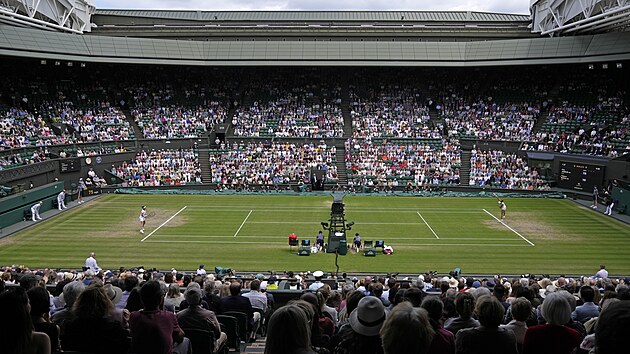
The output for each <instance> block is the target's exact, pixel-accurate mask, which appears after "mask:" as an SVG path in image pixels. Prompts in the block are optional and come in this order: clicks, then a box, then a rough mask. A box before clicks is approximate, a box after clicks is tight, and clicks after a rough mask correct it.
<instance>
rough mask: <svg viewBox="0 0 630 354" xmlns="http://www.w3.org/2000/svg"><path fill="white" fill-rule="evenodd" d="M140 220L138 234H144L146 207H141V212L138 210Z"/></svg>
mask: <svg viewBox="0 0 630 354" xmlns="http://www.w3.org/2000/svg"><path fill="white" fill-rule="evenodd" d="M138 220H140V233H141V234H143V233H144V224H145V222H146V220H147V207H146V206H145V205H143V206H142V210H140V216H139V217H138Z"/></svg>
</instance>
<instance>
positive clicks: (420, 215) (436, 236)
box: [416, 211, 440, 240]
mask: <svg viewBox="0 0 630 354" xmlns="http://www.w3.org/2000/svg"><path fill="white" fill-rule="evenodd" d="M416 213H418V216H419V217H420V219H422V221H424V223H425V224H426V225H427V227H428V228H429V230H431V232H433V235H434V236H435V238H437V239H438V240H439V239H440V238H439V237H438V235H437V234H436V233H435V231H433V229H432V228H431V225H429V223H428V222H427V221H426V220H424V218H423V217H422V214H420V212H419V211H417V212H416Z"/></svg>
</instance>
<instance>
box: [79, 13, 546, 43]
mask: <svg viewBox="0 0 630 354" xmlns="http://www.w3.org/2000/svg"><path fill="white" fill-rule="evenodd" d="M92 22H93V23H94V25H95V26H94V28H92V32H91V33H92V34H93V35H100V36H119V37H142V38H170V39H172V38H177V39H197V40H206V38H214V39H219V40H223V39H228V38H237V37H238V38H240V39H241V40H246V39H247V38H254V37H255V38H261V37H266V38H269V39H270V40H274V39H277V38H283V37H285V38H286V37H293V38H296V37H301V38H331V37H333V38H338V37H344V36H347V37H363V38H366V39H367V38H384V37H385V38H387V37H389V38H402V37H404V38H405V39H406V38H413V37H418V36H422V37H423V39H424V40H435V38H436V37H438V38H439V40H448V41H457V40H488V39H497V38H531V37H536V36H537V35H536V34H533V33H532V32H531V30H530V24H531V21H530V17H529V15H514V14H501V13H488V12H473V11H169V10H96V12H95V14H94V15H93V16H92ZM430 37H432V38H430Z"/></svg>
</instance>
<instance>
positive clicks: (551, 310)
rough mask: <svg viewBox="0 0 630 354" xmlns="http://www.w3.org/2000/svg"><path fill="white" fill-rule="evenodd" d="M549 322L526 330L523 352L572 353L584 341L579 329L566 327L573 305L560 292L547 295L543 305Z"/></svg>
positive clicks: (538, 353) (531, 353)
mask: <svg viewBox="0 0 630 354" xmlns="http://www.w3.org/2000/svg"><path fill="white" fill-rule="evenodd" d="M541 312H542V316H543V317H544V319H545V320H546V321H547V324H543V325H538V326H532V327H529V328H528V329H527V332H525V339H524V341H523V354H547V353H548V354H565V353H566V354H570V353H573V350H574V349H575V348H576V347H577V346H579V345H580V342H581V341H582V339H581V336H580V334H579V333H578V331H576V330H574V329H571V328H569V327H566V326H565V324H566V323H568V322H569V320H570V319H571V306H570V305H569V302H568V301H567V299H566V298H565V297H564V296H563V295H562V294H558V293H551V294H549V295H547V297H546V298H545V301H544V302H543V304H542V307H541Z"/></svg>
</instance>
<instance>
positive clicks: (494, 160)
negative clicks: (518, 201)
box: [469, 147, 549, 190]
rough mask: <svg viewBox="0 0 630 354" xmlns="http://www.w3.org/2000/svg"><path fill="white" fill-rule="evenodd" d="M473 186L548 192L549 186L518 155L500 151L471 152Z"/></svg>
mask: <svg viewBox="0 0 630 354" xmlns="http://www.w3.org/2000/svg"><path fill="white" fill-rule="evenodd" d="M469 184H470V185H471V186H477V187H493V188H504V189H528V190H534V189H535V190H548V189H549V185H548V183H547V182H546V181H544V180H543V179H542V178H541V176H540V175H539V174H538V171H537V170H536V169H532V168H530V167H529V166H527V161H525V159H524V158H523V157H522V156H518V155H517V154H509V153H506V152H503V151H500V150H487V151H483V150H480V149H477V148H474V147H473V149H472V150H471V157H470V180H469Z"/></svg>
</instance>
